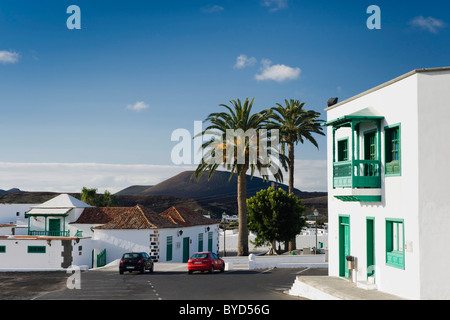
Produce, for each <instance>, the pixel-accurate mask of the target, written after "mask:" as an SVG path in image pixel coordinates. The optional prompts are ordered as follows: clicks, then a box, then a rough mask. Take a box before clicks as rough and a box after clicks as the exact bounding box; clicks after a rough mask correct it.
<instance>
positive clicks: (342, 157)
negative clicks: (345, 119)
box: [338, 138, 348, 161]
mask: <svg viewBox="0 0 450 320" xmlns="http://www.w3.org/2000/svg"><path fill="white" fill-rule="evenodd" d="M347 160H348V138H345V139H342V140H339V141H338V161H347Z"/></svg>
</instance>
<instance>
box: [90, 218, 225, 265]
mask: <svg viewBox="0 0 450 320" xmlns="http://www.w3.org/2000/svg"><path fill="white" fill-rule="evenodd" d="M207 227H209V228H210V230H209V231H212V232H213V251H214V252H217V251H218V246H219V244H218V225H209V226H195V227H189V228H168V229H159V230H153V229H143V230H104V229H95V232H94V239H95V240H98V243H97V245H96V246H98V247H100V248H101V249H103V248H104V249H106V253H107V254H106V256H107V263H109V262H112V261H114V260H116V259H120V258H121V257H122V255H123V254H124V253H126V252H131V251H143V252H148V253H150V250H151V248H150V246H151V242H155V241H153V240H152V241H150V237H152V238H154V237H157V238H158V240H157V242H158V247H159V259H158V262H167V252H166V248H167V237H168V236H172V239H173V245H172V260H171V262H182V261H183V238H186V237H189V239H190V245H189V256H191V255H192V254H194V253H195V252H197V251H198V234H199V233H203V248H204V251H207V249H208V231H207V230H206V228H207ZM180 230H182V231H183V234H182V235H178V232H179V231H180ZM155 231H156V232H157V233H155ZM151 255H152V254H151Z"/></svg>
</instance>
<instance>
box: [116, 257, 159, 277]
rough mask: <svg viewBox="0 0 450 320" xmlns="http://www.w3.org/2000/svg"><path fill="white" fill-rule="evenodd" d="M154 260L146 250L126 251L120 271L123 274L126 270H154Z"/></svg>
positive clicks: (121, 261) (121, 260) (142, 271)
mask: <svg viewBox="0 0 450 320" xmlns="http://www.w3.org/2000/svg"><path fill="white" fill-rule="evenodd" d="M153 265H154V264H153V260H152V258H151V257H150V256H149V255H148V254H147V253H146V252H130V253H124V254H123V256H122V259H120V264H119V272H120V274H123V272H124V271H128V272H132V271H140V272H141V273H144V272H145V270H150V272H153Z"/></svg>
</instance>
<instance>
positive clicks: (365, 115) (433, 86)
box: [326, 68, 450, 299]
mask: <svg viewBox="0 0 450 320" xmlns="http://www.w3.org/2000/svg"><path fill="white" fill-rule="evenodd" d="M326 111H327V119H328V121H327V123H326V125H327V126H328V141H327V143H328V153H327V156H328V206H329V207H328V212H329V221H328V222H329V275H330V276H341V277H350V275H351V273H350V272H349V270H348V268H347V263H346V256H354V257H356V269H355V272H356V275H357V280H358V281H360V282H369V283H375V285H376V287H377V289H378V290H380V291H385V292H388V293H391V294H395V295H398V296H401V297H405V298H411V299H449V298H450V278H449V277H446V276H445V272H446V268H447V267H448V266H449V265H450V255H449V254H447V249H448V248H447V246H448V245H449V244H450V232H449V230H450V216H449V213H450V200H449V199H450V197H449V196H450V193H449V191H448V190H449V189H448V181H450V167H449V165H448V159H450V143H449V142H448V134H447V132H448V128H449V122H450V68H436V69H420V70H414V71H412V72H409V73H407V74H405V75H403V76H400V77H398V78H396V79H394V80H391V81H389V82H387V83H384V84H382V85H380V86H378V87H376V88H373V89H371V90H369V91H366V92H364V93H361V94H359V95H357V96H355V97H352V98H350V99H348V100H346V101H343V102H341V103H338V104H335V105H331V106H329V107H328V108H327V109H326ZM353 280H354V279H353Z"/></svg>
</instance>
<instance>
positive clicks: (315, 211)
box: [314, 209, 319, 254]
mask: <svg viewBox="0 0 450 320" xmlns="http://www.w3.org/2000/svg"><path fill="white" fill-rule="evenodd" d="M318 215H319V211H318V210H317V209H314V217H316V247H315V249H314V254H317V216H318Z"/></svg>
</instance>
